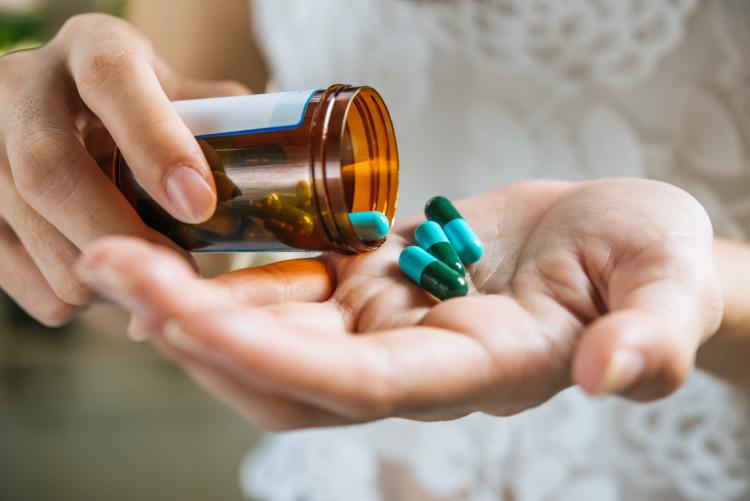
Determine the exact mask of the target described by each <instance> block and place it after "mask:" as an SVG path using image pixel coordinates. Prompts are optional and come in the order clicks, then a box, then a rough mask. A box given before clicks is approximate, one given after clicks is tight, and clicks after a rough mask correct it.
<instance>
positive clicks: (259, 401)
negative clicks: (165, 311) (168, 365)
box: [151, 335, 351, 431]
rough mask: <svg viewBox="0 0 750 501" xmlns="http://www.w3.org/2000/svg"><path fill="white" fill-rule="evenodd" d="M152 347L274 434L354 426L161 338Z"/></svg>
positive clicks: (154, 341)
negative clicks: (256, 384) (273, 391)
mask: <svg viewBox="0 0 750 501" xmlns="http://www.w3.org/2000/svg"><path fill="white" fill-rule="evenodd" d="M151 338H152V344H153V345H154V346H155V347H156V348H157V349H158V350H159V351H160V352H161V353H162V354H163V355H165V356H166V357H167V358H169V359H170V360H173V361H175V362H177V363H179V364H180V365H181V366H182V367H183V368H184V369H185V370H186V372H187V373H188V374H189V375H190V377H191V378H192V379H194V380H195V381H196V382H197V383H198V384H200V385H201V386H202V387H203V388H204V389H206V390H207V391H208V392H209V393H210V394H211V395H213V396H214V397H216V398H218V399H219V400H222V401H223V402H225V403H226V404H228V405H229V406H230V407H232V408H233V409H235V410H236V411H237V412H238V413H239V414H240V415H242V416H243V417H244V418H245V419H247V420H248V421H251V422H253V423H255V424H256V425H258V426H260V427H262V428H264V429H266V430H271V431H283V430H293V429H299V428H308V427H320V426H335V425H343V424H351V422H350V421H348V420H345V419H343V418H341V417H339V416H337V415H335V414H333V413H330V412H327V411H324V410H322V409H319V408H317V407H314V406H311V405H307V404H304V403H300V402H296V401H294V400H290V399H287V398H284V397H280V396H277V395H273V394H272V393H267V392H263V391H261V390H260V389H258V388H257V387H255V386H254V385H252V384H251V383H250V382H248V381H246V380H244V379H243V377H242V374H241V373H240V374H238V373H236V372H234V371H231V370H228V369H227V368H225V367H217V366H215V365H211V364H207V363H205V362H203V361H201V360H200V359H198V358H196V357H193V356H191V354H190V353H189V352H185V351H181V350H180V349H179V348H178V347H176V346H173V345H172V344H170V343H169V341H168V340H167V339H164V338H163V337H162V336H159V335H155V336H151Z"/></svg>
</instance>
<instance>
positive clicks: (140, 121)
mask: <svg viewBox="0 0 750 501" xmlns="http://www.w3.org/2000/svg"><path fill="white" fill-rule="evenodd" d="M243 92H246V89H244V88H243V87H242V86H241V85H239V84H234V83H231V82H221V83H216V84H209V83H202V82H194V81H188V80H184V79H181V78H179V77H178V76H177V75H175V74H174V73H173V72H172V71H171V70H170V69H169V68H168V66H167V65H166V64H165V63H164V62H163V61H162V60H161V59H160V58H159V57H158V56H157V55H156V54H155V53H154V51H153V50H152V48H151V46H150V44H149V42H148V41H147V40H146V39H145V38H144V37H143V36H142V35H140V34H139V33H138V32H137V31H136V30H135V29H133V28H132V27H131V26H130V25H128V24H127V23H126V22H124V21H122V20H119V19H116V18H113V17H110V16H105V15H100V14H87V15H82V16H77V17H74V18H71V19H70V20H69V21H68V22H67V23H66V24H65V26H64V27H63V28H62V29H61V30H60V32H59V33H58V34H57V35H56V36H55V38H54V39H53V40H52V41H51V42H50V43H49V44H47V45H45V46H43V47H40V48H39V49H35V50H29V51H21V52H16V53H12V54H9V55H6V56H4V57H2V58H0V176H1V178H0V260H1V261H2V263H3V265H2V267H0V287H2V289H3V290H5V291H6V292H7V293H8V294H9V295H10V296H12V297H13V298H14V299H15V300H16V301H17V302H18V303H19V304H20V305H21V306H22V307H24V308H25V309H26V310H27V311H28V312H29V313H30V314H31V315H33V316H34V317H36V318H37V319H39V320H40V321H42V322H43V323H46V324H49V325H57V324H61V323H63V322H65V321H66V320H67V319H68V318H69V317H70V316H71V315H72V314H73V313H74V312H75V310H76V308H77V307H78V306H81V305H84V304H86V303H87V302H88V301H89V293H88V291H87V290H86V288H85V287H82V286H81V284H80V283H78V281H77V280H75V278H74V276H73V273H72V264H73V262H74V261H75V259H76V258H77V256H78V255H79V249H80V248H82V247H83V246H85V245H87V244H89V243H90V242H91V241H92V240H94V239H95V238H97V237H101V236H104V235H108V234H114V233H117V234H127V235H133V236H139V237H143V238H147V239H150V240H152V241H157V242H161V243H164V244H165V245H171V243H170V242H169V241H168V240H167V239H166V238H164V237H163V236H161V235H159V234H157V233H156V232H154V231H153V230H151V229H149V228H147V227H146V226H145V225H144V224H143V222H142V221H141V220H140V219H139V218H138V217H137V215H136V214H135V212H134V210H133V209H132V208H131V207H130V205H129V204H128V203H127V201H126V200H125V199H124V197H123V196H122V195H121V194H120V193H119V192H118V191H117V189H116V188H115V186H114V185H113V184H112V183H111V182H110V180H109V179H107V177H106V176H105V174H104V173H103V172H102V171H101V170H100V169H99V166H98V165H97V160H104V159H105V157H106V156H108V155H111V153H112V152H113V150H114V144H113V143H112V140H114V142H115V143H116V144H117V145H118V146H119V147H120V148H121V150H122V152H123V154H124V155H125V157H126V158H127V160H128V162H129V164H130V165H131V167H132V170H133V172H134V175H135V177H136V178H137V179H138V181H139V183H141V185H142V186H143V187H144V188H145V189H146V191H147V192H148V193H149V194H150V195H151V196H152V197H153V198H154V200H156V201H157V202H158V203H159V204H160V205H161V206H163V207H164V208H165V209H166V210H167V211H168V212H169V213H170V214H172V215H173V216H174V217H176V218H177V219H179V220H181V221H185V222H190V223H197V222H201V221H204V220H206V219H207V218H208V217H210V216H211V214H212V212H213V210H214V207H215V205H216V194H215V187H214V182H213V178H212V177H211V175H210V169H209V166H208V164H207V163H206V160H205V158H204V157H203V153H202V152H201V149H200V147H199V145H198V144H197V142H196V140H195V139H194V138H193V135H192V134H191V133H190V131H189V130H188V128H187V127H186V126H185V124H183V123H182V121H181V120H180V118H179V117H178V116H177V113H176V112H175V111H174V109H173V108H172V106H171V105H170V102H169V101H170V99H179V98H188V97H204V96H208V95H226V94H238V93H243Z"/></svg>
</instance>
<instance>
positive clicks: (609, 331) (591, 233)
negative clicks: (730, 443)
mask: <svg viewBox="0 0 750 501" xmlns="http://www.w3.org/2000/svg"><path fill="white" fill-rule="evenodd" d="M457 207H458V208H459V210H461V211H462V213H463V214H464V216H465V217H466V219H467V220H468V221H469V222H470V223H471V224H472V226H473V227H474V229H475V230H476V232H477V234H478V235H479V236H480V237H481V238H482V239H483V241H484V244H485V255H484V257H483V258H482V260H481V261H480V262H479V263H477V264H476V265H474V266H472V267H470V268H469V270H468V271H469V278H470V284H471V291H470V294H469V296H467V297H463V298H456V299H452V300H449V301H445V302H438V301H437V300H435V299H434V298H432V297H431V296H429V295H428V294H426V293H425V292H424V291H422V290H421V289H420V288H418V287H417V286H416V285H415V284H413V283H412V282H410V281H409V280H408V279H407V278H406V277H405V276H404V275H403V274H402V273H401V272H400V270H399V269H398V265H397V261H398V256H399V253H400V251H401V250H402V249H403V248H404V247H405V246H407V245H410V244H411V235H412V233H413V229H414V226H415V225H416V224H417V223H418V221H417V220H413V221H410V222H407V224H406V225H404V226H400V227H398V228H396V231H397V234H396V235H394V236H392V237H391V238H390V240H389V241H388V243H387V244H386V245H384V246H383V248H382V249H380V250H378V251H377V252H373V253H370V254H366V255H358V256H340V255H324V256H322V257H320V258H314V259H305V260H295V261H286V262H281V263H276V264H273V265H269V266H266V267H261V268H250V269H246V270H241V271H238V272H234V273H230V274H227V275H224V276H221V277H219V278H216V279H211V280H203V279H199V278H197V277H196V276H195V275H194V273H193V272H192V270H191V269H190V268H189V267H188V266H187V265H186V264H185V263H184V261H182V260H181V259H180V258H179V257H178V256H177V255H176V254H172V253H171V251H168V250H166V249H163V248H159V247H156V246H153V245H151V244H147V243H145V242H141V241H137V240H133V239H125V238H112V239H107V240H105V241H101V242H99V243H97V244H95V245H94V246H93V247H92V248H91V249H90V250H89V251H88V252H87V254H86V256H85V258H84V260H83V261H82V263H81V266H80V267H79V271H80V274H81V276H82V279H84V280H85V281H86V282H87V283H89V284H91V285H92V286H93V287H94V288H96V289H97V290H98V291H100V292H101V293H103V294H104V295H106V296H108V297H110V298H111V299H113V300H115V301H117V302H119V303H120V304H122V305H123V306H125V307H126V308H128V309H129V310H130V311H131V312H132V313H133V314H134V315H135V317H136V318H137V324H138V327H137V328H138V329H139V330H142V331H144V332H151V333H152V335H151V336H150V337H151V339H152V341H153V342H154V343H155V344H156V345H157V346H158V348H159V349H160V350H161V351H162V352H164V353H165V354H166V355H167V356H169V357H170V358H172V359H174V360H176V361H178V362H179V363H181V364H183V365H184V366H185V367H186V369H187V370H188V371H189V372H190V373H191V374H192V375H193V376H194V377H195V378H196V380H198V381H199V382H200V383H202V384H203V385H204V386H206V387H208V388H209V390H210V391H211V392H213V393H214V394H216V395H217V396H219V397H220V398H224V399H225V400H227V401H229V402H230V403H231V404H232V405H234V406H235V407H237V408H238V409H240V411H241V412H242V413H243V414H245V415H246V416H247V417H248V418H249V419H251V420H253V421H255V422H257V423H259V424H261V425H264V426H267V427H269V428H273V429H280V428H281V429H286V428H296V427H304V426H321V425H332V424H342V423H350V422H361V421H367V420H372V419H377V418H382V417H386V416H405V417H414V418H418V419H446V418H453V417H459V416H463V415H465V414H467V413H470V412H474V411H484V412H488V413H493V414H500V415H506V414H510V413H514V412H518V411H521V410H523V409H526V408H528V407H530V406H534V405H538V404H539V403H541V402H543V401H545V400H546V399H548V398H550V397H551V396H553V395H554V394H555V393H557V392H558V391H560V390H562V389H564V388H566V387H567V386H569V385H571V384H572V383H573V382H575V383H578V384H580V385H582V386H583V387H584V388H585V389H587V390H588V391H590V392H592V393H597V392H599V393H604V392H627V395H628V396H631V397H633V398H636V399H651V398H656V397H658V396H662V395H665V394H667V393H669V392H670V391H672V390H673V389H674V388H676V387H677V386H678V385H679V383H680V382H681V381H682V379H683V378H684V377H685V375H686V374H687V373H688V372H689V370H690V369H691V368H692V365H693V360H694V357H695V352H696V350H697V347H698V346H699V345H700V343H701V342H702V341H704V340H705V339H706V338H707V337H708V336H710V335H711V334H713V333H714V332H715V330H716V329H717V328H718V325H719V322H720V320H721V312H722V303H721V295H720V291H719V287H718V280H717V277H716V270H715V263H714V259H713V256H712V230H711V225H710V222H709V220H708V217H707V216H706V214H705V212H704V211H703V209H702V207H701V206H700V205H699V204H698V203H697V202H696V201H695V200H694V199H693V198H691V197H690V196H689V195H687V194H686V193H684V192H682V191H680V190H678V189H676V188H674V187H672V186H669V185H666V184H662V183H656V182H653V181H644V180H608V181H595V182H587V183H576V184H569V183H555V182H546V181H534V182H526V183H519V184H514V185H509V186H506V187H504V188H501V189H499V190H496V191H493V192H489V193H486V194H484V195H481V196H478V197H475V198H471V199H467V200H463V201H462V202H460V203H458V204H457Z"/></svg>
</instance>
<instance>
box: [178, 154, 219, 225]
mask: <svg viewBox="0 0 750 501" xmlns="http://www.w3.org/2000/svg"><path fill="white" fill-rule="evenodd" d="M166 191H167V196H168V197H169V200H170V201H171V202H172V205H173V206H174V207H175V208H176V209H177V210H178V211H179V215H180V219H182V220H183V221H184V222H186V223H193V224H195V223H202V222H203V221H205V220H207V219H208V218H210V217H211V214H213V211H214V209H215V207H216V195H215V194H214V191H213V189H211V185H210V184H209V183H208V181H206V180H205V179H204V178H203V176H201V175H200V174H199V173H198V171H196V170H195V169H193V168H192V167H188V166H186V165H180V166H179V167H175V168H174V169H172V171H171V172H170V173H169V175H168V176H167V181H166Z"/></svg>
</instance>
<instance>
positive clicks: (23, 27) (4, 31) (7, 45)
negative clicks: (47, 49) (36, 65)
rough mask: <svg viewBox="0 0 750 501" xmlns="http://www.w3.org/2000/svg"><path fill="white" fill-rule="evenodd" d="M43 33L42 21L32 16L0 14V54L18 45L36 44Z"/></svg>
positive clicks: (42, 37) (43, 36) (42, 36)
mask: <svg viewBox="0 0 750 501" xmlns="http://www.w3.org/2000/svg"><path fill="white" fill-rule="evenodd" d="M45 35H47V34H46V33H45V30H44V23H43V22H42V21H41V20H40V19H38V18H35V17H34V16H31V15H3V16H0V54H2V53H4V52H6V51H8V50H11V49H12V48H14V47H16V46H18V45H23V46H28V45H36V44H38V43H39V42H38V41H39V40H42V39H44V38H46V36H45Z"/></svg>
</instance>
